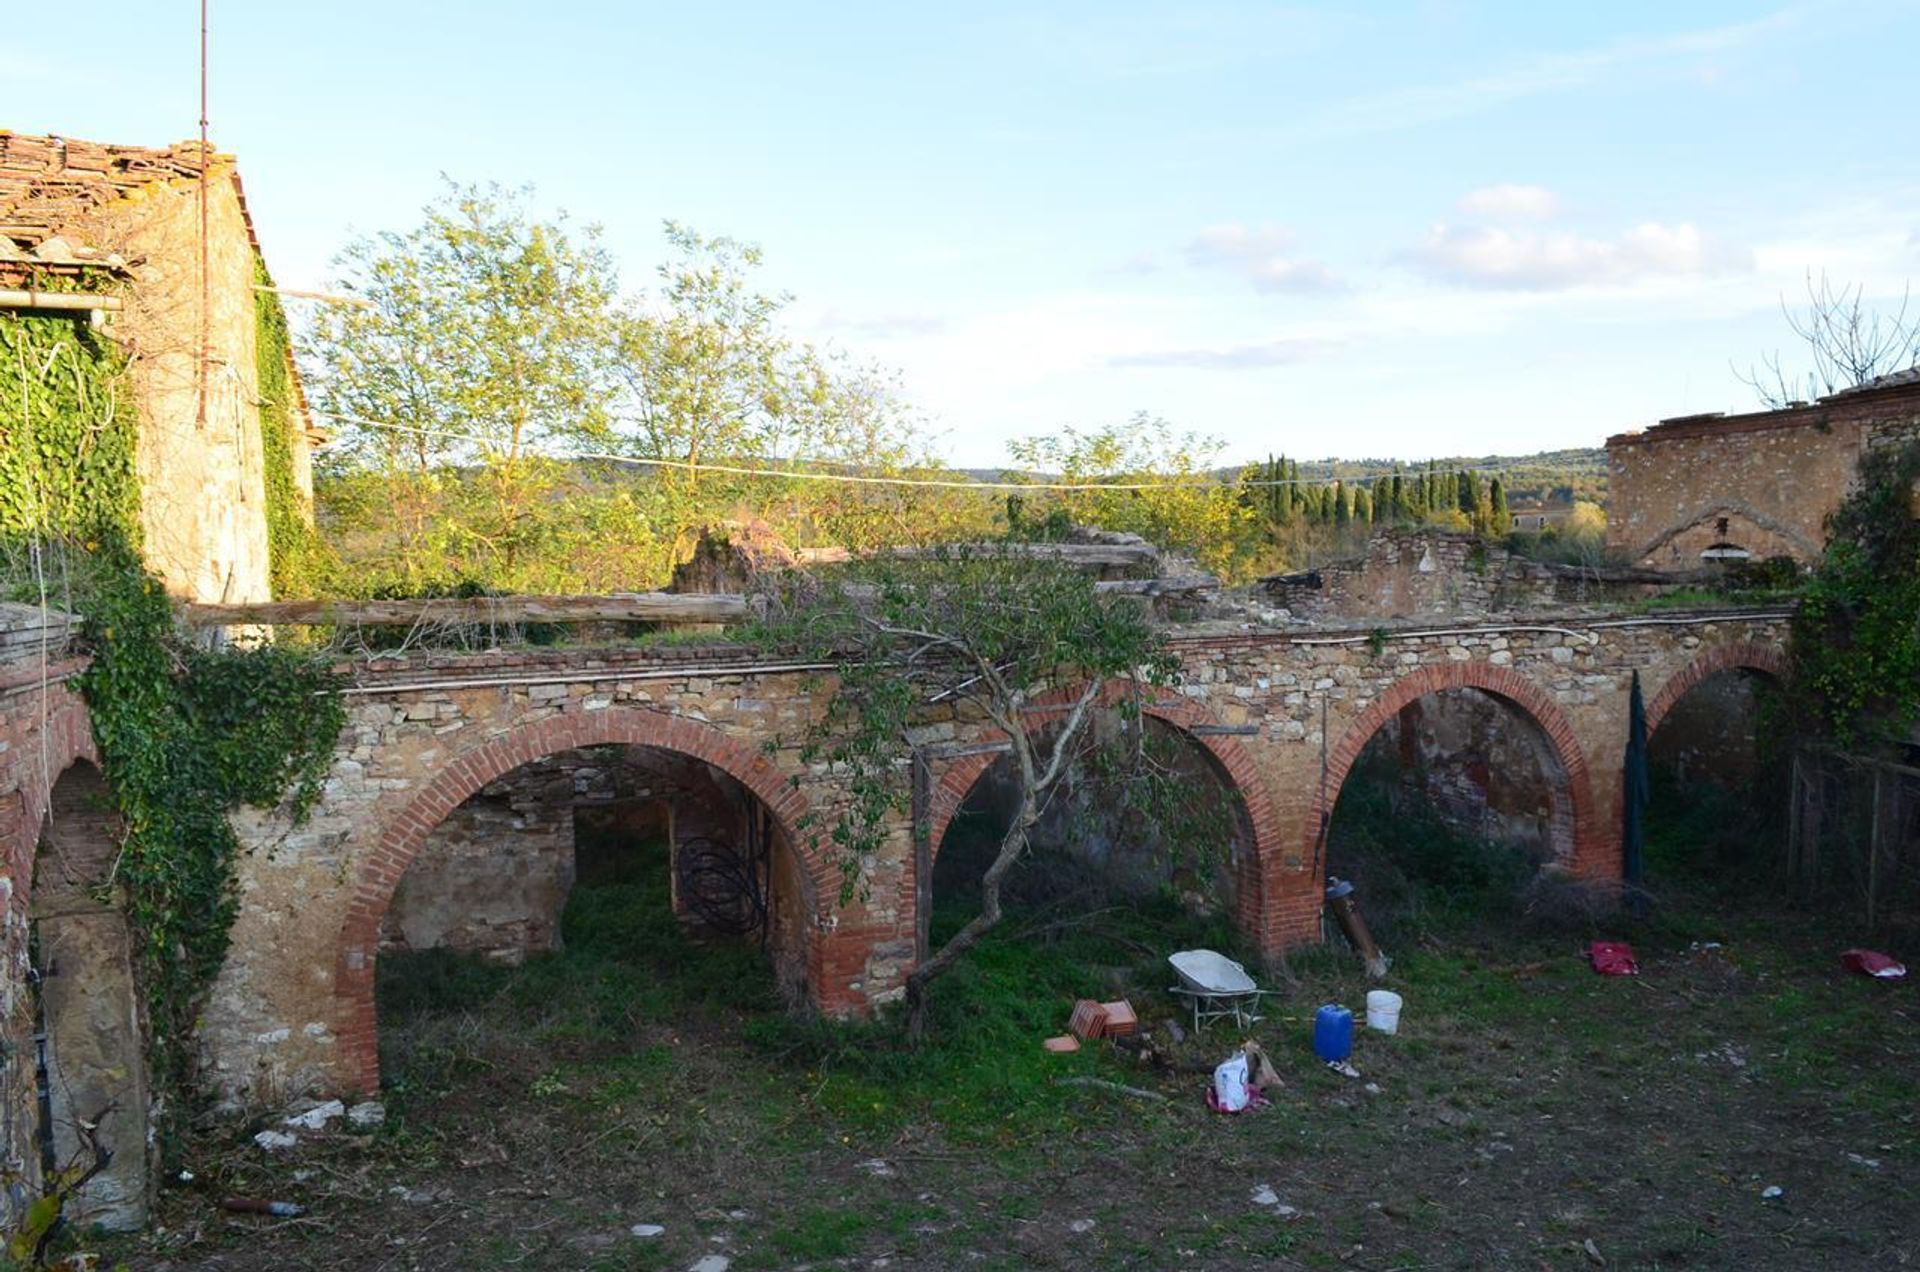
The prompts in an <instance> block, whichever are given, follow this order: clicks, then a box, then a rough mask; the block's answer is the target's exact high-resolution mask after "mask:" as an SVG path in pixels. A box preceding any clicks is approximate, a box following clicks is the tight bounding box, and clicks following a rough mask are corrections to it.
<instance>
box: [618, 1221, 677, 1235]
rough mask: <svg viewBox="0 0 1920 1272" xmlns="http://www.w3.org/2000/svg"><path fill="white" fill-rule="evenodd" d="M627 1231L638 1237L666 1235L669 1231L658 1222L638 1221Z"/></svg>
mask: <svg viewBox="0 0 1920 1272" xmlns="http://www.w3.org/2000/svg"><path fill="white" fill-rule="evenodd" d="M627 1231H628V1232H629V1233H631V1234H632V1235H633V1236H636V1237H660V1236H665V1235H666V1232H667V1230H666V1229H665V1228H663V1227H661V1226H660V1225H659V1224H657V1223H636V1224H634V1225H633V1227H631V1228H628V1229H627Z"/></svg>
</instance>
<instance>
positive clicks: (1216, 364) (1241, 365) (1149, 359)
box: [1107, 337, 1339, 371]
mask: <svg viewBox="0 0 1920 1272" xmlns="http://www.w3.org/2000/svg"><path fill="white" fill-rule="evenodd" d="M1338 346H1339V342H1338V341H1335V340H1317V339H1312V338H1305V337H1303V338H1299V339H1292V340H1268V341H1265V342H1264V343H1260V344H1245V345H1234V346H1231V347H1229V348H1225V349H1157V350H1150V351H1147V352H1143V353H1123V354H1119V355H1116V356H1115V357H1112V358H1109V359H1107V365H1108V366H1110V367H1190V368H1194V369H1197V370H1201V371H1255V370H1261V369H1264V368H1267V367H1283V366H1290V365H1292V364H1294V363H1296V362H1305V361H1307V360H1309V359H1311V358H1317V357H1320V356H1321V355H1323V354H1326V353H1329V352H1331V351H1332V350H1334V349H1335V348H1337V347H1338Z"/></svg>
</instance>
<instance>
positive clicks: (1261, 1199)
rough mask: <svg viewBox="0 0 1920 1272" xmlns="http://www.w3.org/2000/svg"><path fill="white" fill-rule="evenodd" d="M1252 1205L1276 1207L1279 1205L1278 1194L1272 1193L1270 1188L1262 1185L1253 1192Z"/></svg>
mask: <svg viewBox="0 0 1920 1272" xmlns="http://www.w3.org/2000/svg"><path fill="white" fill-rule="evenodd" d="M1253 1204H1254V1205H1256V1206H1277V1205H1279V1204H1280V1194H1279V1193H1277V1192H1275V1191H1273V1189H1272V1188H1271V1187H1270V1186H1268V1185H1266V1184H1262V1185H1260V1186H1259V1187H1258V1188H1256V1189H1254V1190H1253Z"/></svg>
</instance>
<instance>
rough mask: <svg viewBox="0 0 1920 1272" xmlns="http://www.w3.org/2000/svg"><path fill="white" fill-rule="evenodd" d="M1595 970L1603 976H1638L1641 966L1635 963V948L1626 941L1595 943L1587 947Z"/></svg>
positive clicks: (1588, 955)
mask: <svg viewBox="0 0 1920 1272" xmlns="http://www.w3.org/2000/svg"><path fill="white" fill-rule="evenodd" d="M1587 957H1588V958H1589V959H1591V960H1592V962H1593V970H1594V971H1596V972H1598V973H1600V974H1601V975H1602V976H1638V975H1639V974H1640V964H1638V963H1636V962H1634V959H1633V946H1631V945H1628V944H1627V943H1626V942H1625V941H1595V942H1594V943H1593V944H1592V945H1590V946H1588V947H1587Z"/></svg>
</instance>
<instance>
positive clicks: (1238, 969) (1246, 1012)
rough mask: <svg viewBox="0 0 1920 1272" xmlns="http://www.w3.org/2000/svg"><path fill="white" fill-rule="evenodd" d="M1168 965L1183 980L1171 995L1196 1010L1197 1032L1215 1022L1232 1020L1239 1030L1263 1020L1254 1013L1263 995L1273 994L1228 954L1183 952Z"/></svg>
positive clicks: (1213, 951)
mask: <svg viewBox="0 0 1920 1272" xmlns="http://www.w3.org/2000/svg"><path fill="white" fill-rule="evenodd" d="M1167 962H1168V963H1171V964H1172V965H1173V970H1174V974H1175V975H1177V976H1178V977H1179V978H1180V983H1179V984H1178V985H1175V986H1173V987H1172V989H1171V991H1170V992H1171V993H1173V994H1174V995H1176V996H1178V997H1180V998H1184V999H1186V1000H1187V1003H1188V1005H1189V1006H1191V1007H1192V1008H1193V1028H1194V1032H1195V1033H1198V1032H1199V1031H1200V1029H1201V1027H1202V1026H1203V1025H1206V1024H1208V1023H1210V1022H1212V1021H1215V1020H1226V1019H1229V1018H1231V1019H1232V1021H1233V1023H1234V1024H1235V1025H1236V1026H1237V1027H1239V1028H1241V1029H1245V1028H1246V1027H1247V1026H1248V1025H1251V1024H1253V1023H1255V1022H1256V1021H1258V1020H1259V1019H1260V1017H1259V1016H1257V1015H1255V1014H1254V1012H1255V1011H1256V1010H1257V1009H1258V1008H1259V1006H1260V996H1261V995H1262V994H1265V993H1268V992H1270V991H1268V990H1264V989H1261V988H1260V987H1259V986H1258V985H1256V984H1254V983H1253V977H1251V976H1249V975H1247V969H1246V968H1244V967H1242V966H1240V964H1238V963H1236V962H1234V961H1233V960H1232V959H1230V958H1228V957H1227V956H1226V955H1224V954H1221V953H1219V952H1217V951H1215V950H1181V951H1180V952H1179V953H1178V954H1172V955H1169V956H1168V957H1167Z"/></svg>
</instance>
